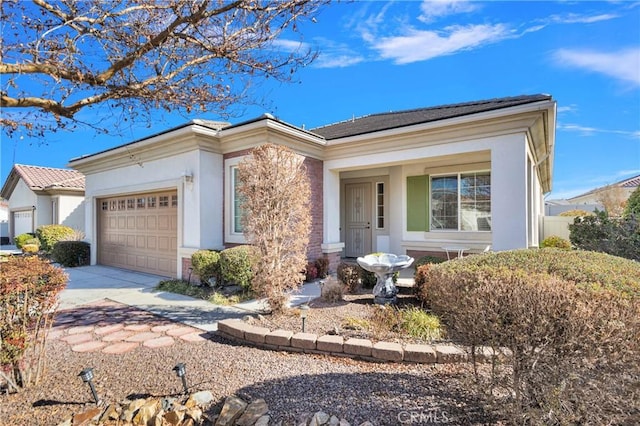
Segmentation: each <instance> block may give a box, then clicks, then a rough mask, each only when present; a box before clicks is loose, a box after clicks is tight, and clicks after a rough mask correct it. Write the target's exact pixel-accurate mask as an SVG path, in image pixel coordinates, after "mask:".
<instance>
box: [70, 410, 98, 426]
mask: <svg viewBox="0 0 640 426" xmlns="http://www.w3.org/2000/svg"><path fill="white" fill-rule="evenodd" d="M100 414H102V409H101V408H97V407H96V408H90V409H88V410H86V411H83V412H82V413H78V414H75V415H74V416H73V420H72V423H71V424H72V425H73V426H84V425H87V424H89V423H90V422H92V421H94V420H97V419H98V418H99V417H100Z"/></svg>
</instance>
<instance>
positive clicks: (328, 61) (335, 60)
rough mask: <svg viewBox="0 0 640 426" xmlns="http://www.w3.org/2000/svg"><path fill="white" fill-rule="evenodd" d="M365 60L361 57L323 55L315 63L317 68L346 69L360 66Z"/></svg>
mask: <svg viewBox="0 0 640 426" xmlns="http://www.w3.org/2000/svg"><path fill="white" fill-rule="evenodd" d="M362 61H364V58H363V57H362V56H359V55H331V54H324V53H321V54H320V55H319V56H318V58H317V59H316V60H315V61H314V62H313V66H314V67H316V68H345V67H349V66H351V65H356V64H359V63H360V62H362Z"/></svg>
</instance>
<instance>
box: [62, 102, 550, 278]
mask: <svg viewBox="0 0 640 426" xmlns="http://www.w3.org/2000/svg"><path fill="white" fill-rule="evenodd" d="M555 120H556V102H555V101H554V100H553V99H552V97H551V96H549V95H531V96H518V97H510V98H501V99H491V100H486V101H478V102H469V103H462V104H455V105H446V106H441V107H433V108H423V109H414V110H410V111H399V112H390V113H382V114H373V115H369V116H365V117H361V118H354V119H351V120H348V121H344V122H340V123H336V124H331V125H327V126H323V127H319V128H316V129H311V130H305V129H304V128H300V127H296V126H294V125H291V124H289V123H286V122H284V121H281V120H279V119H277V118H274V117H273V116H271V115H263V116H261V117H258V118H256V119H254V120H250V121H246V122H242V123H238V124H234V125H231V124H228V123H220V122H211V121H206V120H192V121H191V122H189V123H186V124H184V125H182V126H179V127H176V128H173V129H170V130H167V131H165V132H162V133H159V134H156V135H153V136H149V137H147V138H144V139H140V140H137V141H133V142H131V143H128V144H126V145H123V146H119V147H116V148H113V149H109V150H106V151H102V152H98V153H96V154H93V155H89V156H84V157H81V158H76V159H73V160H71V162H70V166H71V167H72V168H74V169H76V170H79V171H80V172H82V173H84V174H85V176H86V186H87V189H86V206H85V207H86V208H85V223H86V229H85V232H86V234H87V239H88V240H89V241H90V242H91V250H92V253H91V262H92V263H100V264H105V265H112V266H118V267H123V268H128V269H133V270H138V271H144V272H151V273H156V274H160V275H165V276H185V275H186V274H188V267H189V265H190V256H191V254H192V253H194V251H196V250H198V249H200V248H209V249H221V248H224V247H228V246H231V245H235V244H241V243H243V242H244V241H245V240H244V236H243V234H242V228H241V223H240V215H239V204H238V203H237V198H236V170H237V165H238V163H239V162H240V161H242V159H243V157H244V156H245V155H247V153H248V152H249V150H250V149H251V148H253V147H256V146H259V145H261V144H264V143H274V144H280V145H285V146H288V147H290V148H292V149H293V150H295V151H296V152H298V153H299V154H301V155H303V156H305V163H306V166H307V170H308V173H309V176H310V179H311V187H312V191H311V192H312V195H311V200H310V201H311V207H310V209H311V214H312V231H311V235H310V243H309V247H308V252H307V256H308V258H309V259H310V260H313V259H316V258H319V257H321V256H324V257H327V258H328V259H329V261H330V265H331V266H330V268H331V270H333V271H335V268H336V266H337V264H338V263H339V262H340V259H341V258H344V257H349V258H353V257H357V256H362V255H365V254H367V253H371V252H377V251H383V252H392V253H396V254H405V253H408V254H410V255H413V256H418V255H421V254H426V253H439V254H442V253H443V250H444V249H443V247H448V246H452V245H462V246H464V247H467V248H468V251H467V252H479V251H482V250H484V249H485V248H486V247H487V246H492V248H493V250H507V249H516V248H524V247H535V246H537V245H538V226H539V225H538V223H539V217H540V216H541V215H544V200H543V195H544V194H545V193H547V192H549V191H550V190H551V178H552V171H553V151H554V141H555V127H556V121H555Z"/></svg>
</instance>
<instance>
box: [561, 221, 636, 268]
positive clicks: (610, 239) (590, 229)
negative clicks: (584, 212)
mask: <svg viewBox="0 0 640 426" xmlns="http://www.w3.org/2000/svg"><path fill="white" fill-rule="evenodd" d="M639 219H640V217H639V216H636V215H629V216H625V217H622V218H611V217H609V215H608V214H607V212H606V211H602V212H601V211H596V213H595V215H593V216H585V217H576V218H575V220H574V222H573V224H571V225H569V232H570V236H569V238H570V240H571V243H572V244H573V245H574V246H575V247H576V248H578V249H580V250H589V251H598V252H602V253H608V254H612V255H614V256H620V257H624V258H627V259H632V260H640V220H639Z"/></svg>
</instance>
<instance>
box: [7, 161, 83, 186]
mask: <svg viewBox="0 0 640 426" xmlns="http://www.w3.org/2000/svg"><path fill="white" fill-rule="evenodd" d="M13 167H14V170H15V171H16V173H18V175H19V176H20V177H21V178H22V180H24V182H25V183H26V184H27V185H28V186H29V188H30V189H32V190H44V189H53V188H61V189H62V188H64V189H77V190H82V191H84V189H85V186H84V175H83V174H82V173H80V172H79V171H77V170H70V169H55V168H52V167H40V166H27V165H23V164H16V165H15V166H13Z"/></svg>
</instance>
